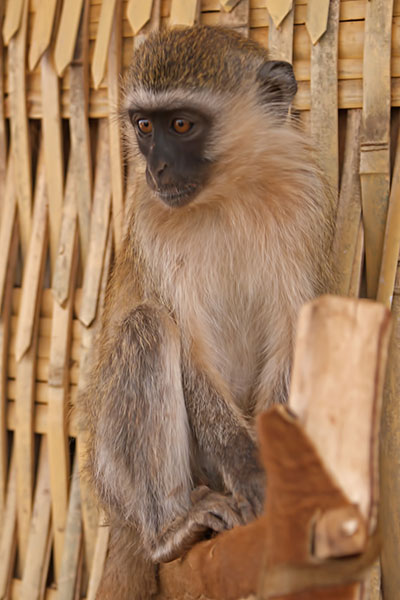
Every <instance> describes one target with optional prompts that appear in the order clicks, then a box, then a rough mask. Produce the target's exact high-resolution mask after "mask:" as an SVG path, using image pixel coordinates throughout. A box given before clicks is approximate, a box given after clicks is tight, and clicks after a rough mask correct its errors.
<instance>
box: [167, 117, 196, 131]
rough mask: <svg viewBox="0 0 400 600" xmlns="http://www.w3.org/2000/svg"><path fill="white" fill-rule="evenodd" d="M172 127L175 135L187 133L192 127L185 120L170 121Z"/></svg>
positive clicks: (191, 124)
mask: <svg viewBox="0 0 400 600" xmlns="http://www.w3.org/2000/svg"><path fill="white" fill-rule="evenodd" d="M172 127H173V129H174V131H176V133H187V132H188V131H190V130H191V129H192V127H193V123H191V122H190V121H188V120H187V119H174V120H173V121H172Z"/></svg>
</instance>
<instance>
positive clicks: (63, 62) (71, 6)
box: [54, 0, 86, 77]
mask: <svg viewBox="0 0 400 600" xmlns="http://www.w3.org/2000/svg"><path fill="white" fill-rule="evenodd" d="M84 2H86V0H68V2H64V3H63V7H62V12H61V18H60V25H59V27H58V32H57V39H56V44H55V49H54V62H55V66H56V70H57V73H58V75H59V76H60V77H61V76H62V75H63V73H64V71H65V69H66V68H67V66H68V65H69V64H70V62H71V61H72V58H73V56H74V49H75V42H76V38H77V35H78V29H79V22H80V19H81V14H82V6H83V3H84Z"/></svg>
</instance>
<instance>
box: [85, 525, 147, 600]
mask: <svg viewBox="0 0 400 600" xmlns="http://www.w3.org/2000/svg"><path fill="white" fill-rule="evenodd" d="M135 539H137V533H136V531H135V530H134V529H133V528H132V527H128V526H126V525H120V524H118V523H112V525H111V530H110V542H109V547H108V553H107V558H106V562H105V567H104V572H103V576H102V579H101V582H100V585H99V588H98V590H97V594H96V600H151V599H152V598H154V597H155V595H156V594H157V590H158V585H157V577H156V575H157V574H156V569H157V567H156V565H154V564H153V563H152V562H150V561H149V560H148V559H147V558H146V557H145V555H144V553H143V550H141V549H140V548H138V547H137V545H136V544H135Z"/></svg>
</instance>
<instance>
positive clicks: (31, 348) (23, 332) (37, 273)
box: [15, 153, 48, 570]
mask: <svg viewBox="0 0 400 600" xmlns="http://www.w3.org/2000/svg"><path fill="white" fill-rule="evenodd" d="M41 156H42V153H41ZM47 220H48V202H47V196H46V192H45V181H44V165H43V160H41V158H39V164H38V173H37V185H36V194H35V206H34V215H33V226H32V236H31V239H30V243H29V248H28V250H29V251H28V253H27V260H26V264H25V268H24V277H23V283H22V295H21V307H20V314H19V319H18V330H17V334H16V358H17V361H18V363H17V376H16V429H15V444H16V459H17V499H18V557H19V566H20V569H21V570H23V567H24V565H25V557H26V552H27V546H28V536H29V528H30V519H31V512H32V495H33V485H34V448H33V441H34V431H33V424H34V403H35V393H36V389H35V388H36V386H35V380H36V359H37V356H36V350H37V346H36V344H37V337H38V330H39V311H40V300H41V294H42V285H43V275H44V267H45V260H46V251H47V232H48V228H47Z"/></svg>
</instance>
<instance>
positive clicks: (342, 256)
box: [333, 110, 361, 296]
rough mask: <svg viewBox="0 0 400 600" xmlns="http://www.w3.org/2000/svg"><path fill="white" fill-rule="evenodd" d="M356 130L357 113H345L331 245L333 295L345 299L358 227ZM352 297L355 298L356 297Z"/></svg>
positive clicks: (358, 137) (359, 221)
mask: <svg viewBox="0 0 400 600" xmlns="http://www.w3.org/2000/svg"><path fill="white" fill-rule="evenodd" d="M360 128H361V111H360V110H352V111H348V113H347V128H346V141H345V149H344V159H343V173H342V181H341V187H340V195H339V202H338V211H337V216H336V231H335V239H334V244H333V252H334V260H333V263H334V268H335V275H336V277H337V293H339V294H343V295H345V296H347V295H349V290H350V285H351V279H352V273H353V269H354V261H355V259H356V249H357V240H358V231H359V229H360V223H361V189H360V178H359V174H358V173H359V165H360ZM356 295H357V296H358V294H356Z"/></svg>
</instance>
